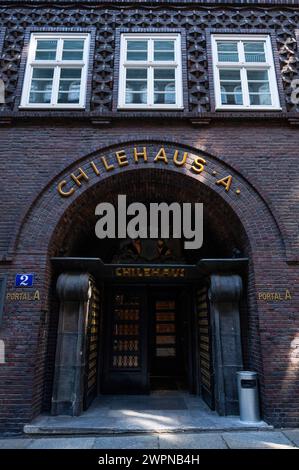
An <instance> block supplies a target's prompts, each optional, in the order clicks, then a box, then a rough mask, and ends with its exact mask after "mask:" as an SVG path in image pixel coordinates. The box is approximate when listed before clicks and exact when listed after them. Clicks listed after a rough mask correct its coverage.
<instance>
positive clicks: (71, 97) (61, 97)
mask: <svg viewBox="0 0 299 470" xmlns="http://www.w3.org/2000/svg"><path fill="white" fill-rule="evenodd" d="M79 100H80V84H76V82H73V83H72V84H70V86H69V90H68V91H67V92H59V93H58V103H75V104H76V103H79Z"/></svg>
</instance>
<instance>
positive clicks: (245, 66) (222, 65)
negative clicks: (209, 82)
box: [211, 34, 282, 111]
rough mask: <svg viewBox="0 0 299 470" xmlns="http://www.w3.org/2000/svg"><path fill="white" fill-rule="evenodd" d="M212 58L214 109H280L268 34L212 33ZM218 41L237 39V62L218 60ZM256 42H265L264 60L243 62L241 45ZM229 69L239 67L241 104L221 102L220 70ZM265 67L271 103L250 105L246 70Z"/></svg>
mask: <svg viewBox="0 0 299 470" xmlns="http://www.w3.org/2000/svg"><path fill="white" fill-rule="evenodd" d="M211 39H212V58H213V76H214V90H215V101H216V111H217V110H223V109H232V110H236V109H238V110H248V111H251V110H281V109H282V108H281V106H280V100H279V94H278V88H277V78H276V72H275V67H274V60H273V51H272V44H271V39H270V36H269V35H268V34H251V35H249V34H212V38H211ZM218 41H238V52H239V59H240V61H239V62H219V60H218V50H217V42H218ZM250 41H253V42H256V41H263V42H264V43H265V56H266V62H245V54H244V47H243V46H242V43H243V42H250ZM225 69H226V70H229V69H234V70H236V69H239V70H240V72H241V73H240V76H241V86H242V96H243V104H242V105H236V104H234V105H227V104H222V103H221V87H220V73H219V72H220V70H225ZM259 69H263V70H264V69H267V70H268V76H269V87H270V94H271V101H272V104H271V105H251V104H250V97H249V90H248V82H247V74H246V71H247V70H259Z"/></svg>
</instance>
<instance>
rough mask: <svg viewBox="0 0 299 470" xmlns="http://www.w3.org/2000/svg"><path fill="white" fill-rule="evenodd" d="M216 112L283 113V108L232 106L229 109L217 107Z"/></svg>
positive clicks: (227, 107)
mask: <svg viewBox="0 0 299 470" xmlns="http://www.w3.org/2000/svg"><path fill="white" fill-rule="evenodd" d="M215 111H216V112H217V111H240V112H244V111H245V112H248V111H249V112H250V111H252V112H257V111H261V112H265V111H282V108H280V107H269V106H268V107H265V106H264V107H262V106H259V107H256V106H248V107H241V106H232V107H229V106H222V107H217V108H215Z"/></svg>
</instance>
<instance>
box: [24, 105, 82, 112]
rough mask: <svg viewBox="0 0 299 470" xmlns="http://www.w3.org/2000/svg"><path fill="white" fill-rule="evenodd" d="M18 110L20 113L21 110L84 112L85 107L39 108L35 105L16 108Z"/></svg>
mask: <svg viewBox="0 0 299 470" xmlns="http://www.w3.org/2000/svg"><path fill="white" fill-rule="evenodd" d="M18 109H20V110H21V111H22V110H25V111H30V110H32V111H51V110H53V111H57V110H58V111H59V110H60V111H66V110H68V109H69V110H71V111H72V110H85V109H86V107H85V106H78V105H76V106H39V105H36V106H32V105H23V106H18Z"/></svg>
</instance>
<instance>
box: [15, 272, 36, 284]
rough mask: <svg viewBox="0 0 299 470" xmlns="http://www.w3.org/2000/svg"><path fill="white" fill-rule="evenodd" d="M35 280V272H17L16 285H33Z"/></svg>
mask: <svg viewBox="0 0 299 470" xmlns="http://www.w3.org/2000/svg"><path fill="white" fill-rule="evenodd" d="M33 281H34V274H32V273H30V274H16V282H15V286H16V287H32V286H33Z"/></svg>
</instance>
